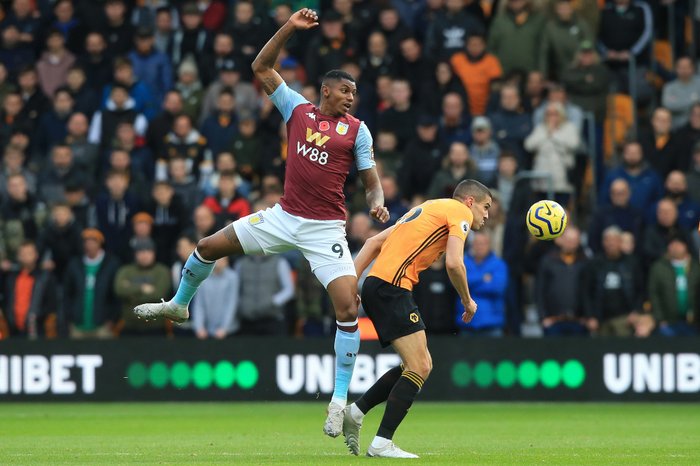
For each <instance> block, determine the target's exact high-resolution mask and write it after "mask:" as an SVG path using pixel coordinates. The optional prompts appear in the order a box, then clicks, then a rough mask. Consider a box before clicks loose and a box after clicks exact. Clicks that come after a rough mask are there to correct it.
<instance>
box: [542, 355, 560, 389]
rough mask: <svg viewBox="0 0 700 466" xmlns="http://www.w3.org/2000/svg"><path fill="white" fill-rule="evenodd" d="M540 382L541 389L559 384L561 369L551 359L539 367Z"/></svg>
mask: <svg viewBox="0 0 700 466" xmlns="http://www.w3.org/2000/svg"><path fill="white" fill-rule="evenodd" d="M540 382H541V383H542V386H543V387H546V388H554V387H556V386H558V385H559V384H560V383H561V367H559V363H558V362H556V361H554V360H553V359H548V360H547V361H545V362H543V363H542V365H541V366H540Z"/></svg>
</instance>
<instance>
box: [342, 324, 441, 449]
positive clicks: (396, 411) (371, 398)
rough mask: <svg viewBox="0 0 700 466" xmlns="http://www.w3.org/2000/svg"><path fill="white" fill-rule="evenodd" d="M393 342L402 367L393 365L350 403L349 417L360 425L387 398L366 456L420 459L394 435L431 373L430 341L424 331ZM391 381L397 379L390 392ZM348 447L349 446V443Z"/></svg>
mask: <svg viewBox="0 0 700 466" xmlns="http://www.w3.org/2000/svg"><path fill="white" fill-rule="evenodd" d="M391 344H392V346H393V347H394V349H395V350H396V352H397V353H399V356H401V360H402V361H403V370H401V369H400V368H394V369H391V370H390V371H389V372H387V373H386V374H385V375H384V376H382V377H381V378H380V379H379V380H378V381H377V382H376V383H375V384H374V385H373V386H372V387H371V388H370V389H369V390H367V392H366V393H365V394H364V395H363V396H362V397H361V398H360V399H359V400H357V401H356V402H355V403H353V404H352V405H350V406H349V409H348V410H347V411H348V414H347V415H346V420H348V417H349V418H350V419H349V420H348V422H349V424H352V423H355V424H359V425H360V426H361V425H362V417H363V416H364V415H365V414H366V413H367V412H369V410H370V409H371V408H373V407H374V406H376V405H378V404H380V403H381V402H383V401H384V400H385V399H386V400H387V405H386V409H385V411H384V417H383V418H382V422H381V424H380V426H379V430H378V431H377V435H376V436H375V437H374V440H372V444H371V445H370V446H369V449H368V450H367V455H368V456H378V457H386V458H418V456H417V455H414V454H413V453H408V452H406V451H403V450H401V449H400V448H399V447H397V446H396V445H395V444H394V442H393V441H392V438H393V436H394V432H395V431H396V429H397V428H398V426H399V424H400V423H401V421H403V419H404V417H405V416H406V414H407V413H408V409H409V408H410V407H411V405H412V404H413V400H414V399H415V397H416V395H417V394H418V392H419V391H420V389H421V387H422V386H423V383H424V382H425V380H426V379H427V378H428V376H429V375H430V371H431V370H432V367H433V361H432V358H431V356H430V352H429V351H428V342H427V339H426V336H425V331H423V330H421V331H420V332H416V333H412V334H410V335H406V336H404V337H401V338H397V339H396V340H394V341H392V342H391ZM399 374H400V375H399ZM392 380H396V382H395V383H394V384H393V387H392V388H391V391H389V390H387V385H388V383H390V382H391V381H392ZM350 420H351V421H352V422H350ZM357 430H358V432H357V438H358V442H357V443H358V446H357V449H358V450H359V428H358V429H357ZM346 442H347V436H346ZM348 446H349V447H350V445H348ZM351 451H352V448H351Z"/></svg>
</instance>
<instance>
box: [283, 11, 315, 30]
mask: <svg viewBox="0 0 700 466" xmlns="http://www.w3.org/2000/svg"><path fill="white" fill-rule="evenodd" d="M289 23H290V24H292V26H294V27H295V28H296V29H302V30H303V29H311V28H313V27H316V26H318V15H317V14H316V12H315V11H314V10H312V9H310V8H302V9H301V10H299V11H297V12H296V13H294V14H293V15H292V16H290V17H289Z"/></svg>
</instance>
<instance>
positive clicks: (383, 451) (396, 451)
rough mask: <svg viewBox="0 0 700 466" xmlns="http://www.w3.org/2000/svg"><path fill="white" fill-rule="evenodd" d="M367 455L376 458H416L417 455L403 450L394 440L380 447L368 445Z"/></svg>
mask: <svg viewBox="0 0 700 466" xmlns="http://www.w3.org/2000/svg"><path fill="white" fill-rule="evenodd" d="M367 456H371V457H376V458H418V455H414V454H413V453H409V452H407V451H403V450H402V449H400V448H399V447H397V446H396V444H394V442H389V443H387V444H386V445H384V446H383V447H382V448H374V447H372V445H370V446H369V449H368V450H367Z"/></svg>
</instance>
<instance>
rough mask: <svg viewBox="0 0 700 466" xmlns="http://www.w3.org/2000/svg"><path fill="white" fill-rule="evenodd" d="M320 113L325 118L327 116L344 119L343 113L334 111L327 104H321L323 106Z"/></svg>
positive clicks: (319, 109) (319, 107) (319, 108)
mask: <svg viewBox="0 0 700 466" xmlns="http://www.w3.org/2000/svg"><path fill="white" fill-rule="evenodd" d="M318 111H319V113H321V114H322V115H323V116H327V117H331V118H342V117H343V115H342V114H341V113H338V112H335V111H333V110H332V109H331V108H330V107H329V106H328V105H327V104H326V103H325V102H321V104H320V105H319V106H318Z"/></svg>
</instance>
